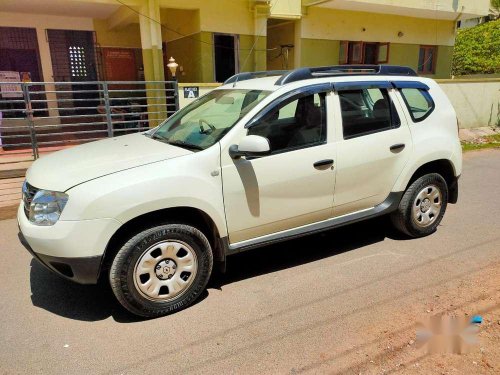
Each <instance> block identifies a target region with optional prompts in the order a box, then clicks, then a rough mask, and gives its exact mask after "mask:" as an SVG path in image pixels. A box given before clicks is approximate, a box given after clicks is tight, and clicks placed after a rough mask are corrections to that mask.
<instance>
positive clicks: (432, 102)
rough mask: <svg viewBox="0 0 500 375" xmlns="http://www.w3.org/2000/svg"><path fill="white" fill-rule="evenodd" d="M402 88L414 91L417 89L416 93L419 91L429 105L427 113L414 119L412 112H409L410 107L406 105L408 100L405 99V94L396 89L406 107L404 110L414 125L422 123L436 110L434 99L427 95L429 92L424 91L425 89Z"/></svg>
mask: <svg viewBox="0 0 500 375" xmlns="http://www.w3.org/2000/svg"><path fill="white" fill-rule="evenodd" d="M404 88H414V89H417V90H418V91H420V93H421V94H422V95H423V96H424V97H425V99H426V100H427V102H429V103H430V104H431V106H430V108H429V110H428V111H427V113H426V114H425V115H424V116H422V117H419V118H416V117H415V116H414V115H413V111H412V110H411V106H410V103H408V99H406V96H405V94H404V93H403V91H402V88H401V89H400V88H398V91H399V93H400V94H401V97H402V98H403V101H404V103H405V106H406V109H407V110H408V113H409V114H410V117H411V119H412V121H413V122H414V123H418V122H422V121H424V120H425V119H426V118H427V117H429V116H430V115H431V114H432V112H434V109H435V108H436V103H435V102H434V99H433V98H432V96H431V95H430V94H429V91H428V90H426V89H423V88H417V87H404Z"/></svg>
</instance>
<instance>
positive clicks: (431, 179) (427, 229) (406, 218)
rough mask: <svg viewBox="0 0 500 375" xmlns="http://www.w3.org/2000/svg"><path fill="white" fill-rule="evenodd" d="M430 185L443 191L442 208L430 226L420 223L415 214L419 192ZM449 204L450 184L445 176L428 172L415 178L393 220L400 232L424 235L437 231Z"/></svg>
mask: <svg viewBox="0 0 500 375" xmlns="http://www.w3.org/2000/svg"><path fill="white" fill-rule="evenodd" d="M429 186H435V187H436V188H437V189H438V190H439V191H440V193H441V208H440V211H439V213H438V214H437V215H434V216H433V218H432V222H431V223H430V224H429V225H428V226H422V225H418V223H417V219H415V218H414V215H413V211H412V210H413V204H414V203H417V201H416V199H417V196H418V194H419V193H420V192H421V191H422V190H423V189H425V188H426V187H429ZM447 205H448V186H447V184H446V181H445V180H444V178H443V177H442V176H441V175H440V174H437V173H430V174H426V175H424V176H422V177H420V178H418V179H417V180H415V181H414V182H413V183H412V184H411V185H410V186H409V187H408V188H407V189H406V191H405V193H404V195H403V198H402V199H401V202H399V206H398V209H397V210H396V211H394V212H393V213H391V221H392V223H393V225H394V226H395V227H396V229H398V230H399V231H400V232H402V233H404V234H406V235H407V236H410V237H423V236H427V235H429V234H431V233H434V232H435V231H436V228H437V227H438V225H439V223H440V222H441V219H442V218H443V215H444V213H445V211H446V207H447Z"/></svg>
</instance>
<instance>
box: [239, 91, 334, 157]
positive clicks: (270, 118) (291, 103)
mask: <svg viewBox="0 0 500 375" xmlns="http://www.w3.org/2000/svg"><path fill="white" fill-rule="evenodd" d="M248 134H249V135H260V136H262V137H266V138H267V139H268V140H269V144H270V145H271V152H272V153H278V152H283V151H288V150H293V149H298V148H303V147H309V146H314V145H317V144H321V143H323V142H325V141H326V110H325V94H324V93H320V94H314V95H306V96H299V97H293V98H291V99H288V100H286V101H284V102H283V103H281V104H280V105H278V106H277V107H276V108H274V109H273V110H272V111H270V112H269V113H268V114H266V115H265V116H264V117H263V118H262V119H261V120H260V121H259V122H258V123H257V124H255V125H253V126H252V127H251V128H250V129H249V130H248Z"/></svg>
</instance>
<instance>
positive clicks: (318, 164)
mask: <svg viewBox="0 0 500 375" xmlns="http://www.w3.org/2000/svg"><path fill="white" fill-rule="evenodd" d="M332 164H333V159H325V160H320V161H317V162H316V163H314V164H313V165H314V168H320V167H326V166H327V165H332Z"/></svg>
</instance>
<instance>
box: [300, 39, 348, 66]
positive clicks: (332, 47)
mask: <svg viewBox="0 0 500 375" xmlns="http://www.w3.org/2000/svg"><path fill="white" fill-rule="evenodd" d="M339 48H340V42H339V41H338V40H325V39H301V48H300V65H301V66H322V65H336V64H338V63H339Z"/></svg>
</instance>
